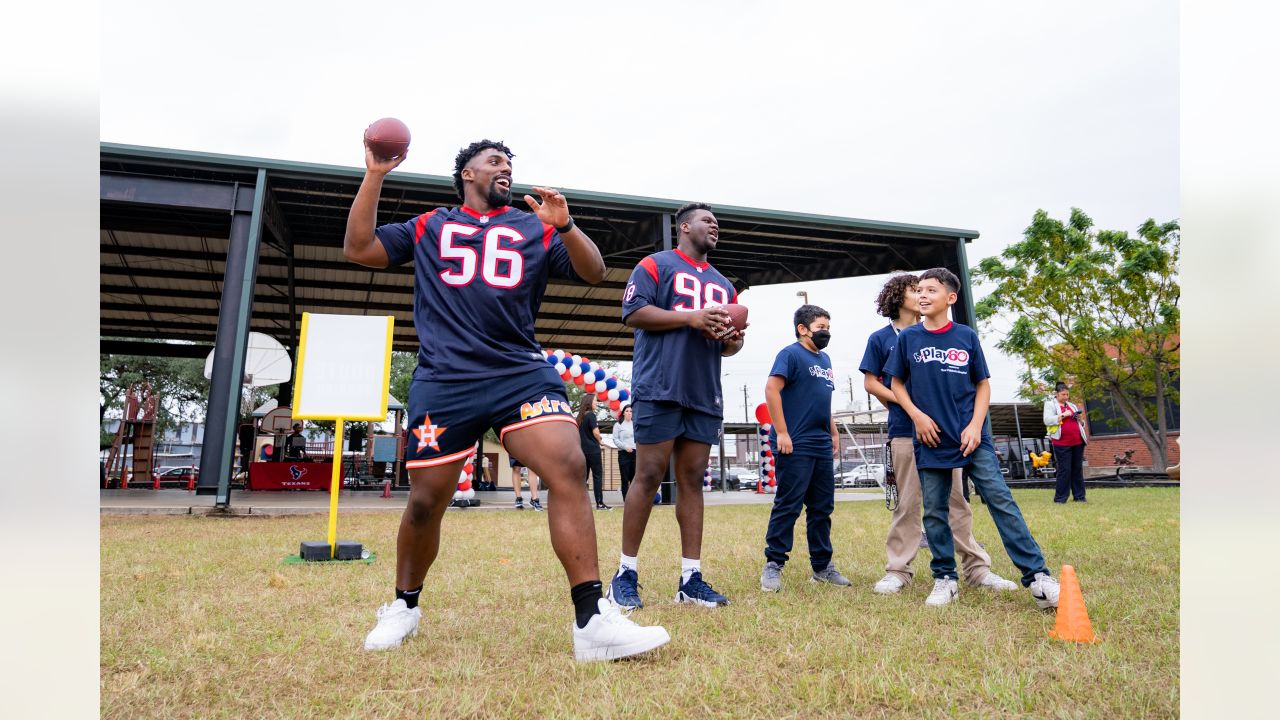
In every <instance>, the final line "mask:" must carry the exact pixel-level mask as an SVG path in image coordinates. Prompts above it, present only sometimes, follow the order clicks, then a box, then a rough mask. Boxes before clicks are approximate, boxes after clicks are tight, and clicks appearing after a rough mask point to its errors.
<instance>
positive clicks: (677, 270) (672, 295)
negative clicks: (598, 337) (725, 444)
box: [622, 249, 738, 417]
mask: <svg viewBox="0 0 1280 720" xmlns="http://www.w3.org/2000/svg"><path fill="white" fill-rule="evenodd" d="M737 301H738V292H737V291H736V290H734V288H733V283H731V282H729V280H728V279H727V278H725V276H724V275H721V274H720V272H719V271H718V270H716V269H715V268H713V267H711V264H710V263H706V262H701V263H700V262H695V261H694V260H693V258H690V257H689V256H688V255H685V254H684V253H682V252H680V250H679V249H674V250H664V251H662V252H658V253H654V254H653V255H650V256H648V257H646V258H645V259H643V260H641V261H640V264H638V265H636V269H635V270H633V271H631V279H630V280H628V281H627V288H626V290H625V291H624V292H623V295H622V319H623V321H625V320H626V319H627V316H629V315H630V314H631V313H633V312H635V311H636V310H639V309H640V308H642V307H645V306H646V305H652V306H654V307H656V308H660V309H662V310H675V311H677V312H693V311H696V310H701V309H702V308H704V307H710V306H712V305H727V304H730V303H735V302H737ZM634 333H635V354H634V357H633V360H634V363H633V366H632V368H631V376H632V377H631V383H632V393H633V394H634V396H635V398H636V399H637V400H642V401H643V400H667V401H671V402H676V403H679V404H680V405H681V406H683V407H686V408H690V409H692V410H697V411H699V412H704V413H709V414H712V415H715V416H717V417H723V416H724V404H723V402H722V401H721V397H720V351H721V350H722V349H724V345H723V344H722V343H721V342H720V341H718V340H708V339H707V338H705V337H703V335H702V332H701V331H698V330H693V329H690V328H678V329H676V330H668V331H665V332H651V331H648V330H641V329H640V328H635V329H634Z"/></svg>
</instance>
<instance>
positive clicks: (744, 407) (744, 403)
mask: <svg viewBox="0 0 1280 720" xmlns="http://www.w3.org/2000/svg"><path fill="white" fill-rule="evenodd" d="M742 422H751V413H749V412H747V385H746V383H743V385H742Z"/></svg>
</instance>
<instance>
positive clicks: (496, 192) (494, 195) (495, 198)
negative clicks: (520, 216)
mask: <svg viewBox="0 0 1280 720" xmlns="http://www.w3.org/2000/svg"><path fill="white" fill-rule="evenodd" d="M485 200H486V201H487V202H488V203H489V207H494V208H497V207H503V206H504V205H510V204H511V190H510V188H508V189H506V190H504V189H502V188H500V187H498V183H497V181H496V180H495V181H494V182H491V183H489V191H488V193H487V194H486V197H485Z"/></svg>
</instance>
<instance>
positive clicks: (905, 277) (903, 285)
mask: <svg viewBox="0 0 1280 720" xmlns="http://www.w3.org/2000/svg"><path fill="white" fill-rule="evenodd" d="M919 282H920V279H919V278H917V277H916V276H915V275H912V274H911V273H901V274H899V275H894V276H893V277H891V278H889V281H888V282H886V283H885V284H884V287H882V288H880V294H879V295H878V296H877V297H876V312H878V313H880V314H881V315H883V316H885V317H887V318H889V319H890V320H897V319H898V311H899V310H901V309H902V300H903V298H905V297H906V294H907V291H908V290H910V289H911V288H913V287H915V286H916V285H917V284H919Z"/></svg>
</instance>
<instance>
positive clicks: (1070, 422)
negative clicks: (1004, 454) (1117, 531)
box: [1044, 382, 1089, 503]
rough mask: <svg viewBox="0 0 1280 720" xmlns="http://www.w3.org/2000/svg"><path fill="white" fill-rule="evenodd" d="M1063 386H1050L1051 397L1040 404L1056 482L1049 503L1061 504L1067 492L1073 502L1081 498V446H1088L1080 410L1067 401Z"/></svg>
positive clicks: (1082, 462)
mask: <svg viewBox="0 0 1280 720" xmlns="http://www.w3.org/2000/svg"><path fill="white" fill-rule="evenodd" d="M1070 394H1071V393H1070V391H1069V390H1068V389H1067V384H1066V383H1064V382H1060V383H1058V384H1057V385H1055V386H1054V396H1053V397H1051V398H1049V399H1048V400H1045V401H1044V424H1045V425H1046V426H1047V427H1048V428H1049V442H1050V444H1052V445H1053V463H1054V467H1055V468H1056V469H1057V472H1058V481H1057V483H1056V484H1055V485H1054V488H1053V501H1054V502H1056V503H1065V502H1066V501H1067V491H1068V490H1070V491H1071V498H1072V499H1073V500H1075V501H1076V502H1087V501H1086V500H1085V499H1084V446H1085V445H1087V444H1088V443H1089V438H1088V436H1087V435H1086V434H1085V426H1084V422H1082V421H1083V420H1084V411H1083V410H1081V409H1080V408H1079V407H1077V406H1076V404H1075V403H1073V402H1071V401H1070V400H1068V399H1067V398H1068V396H1070Z"/></svg>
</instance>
